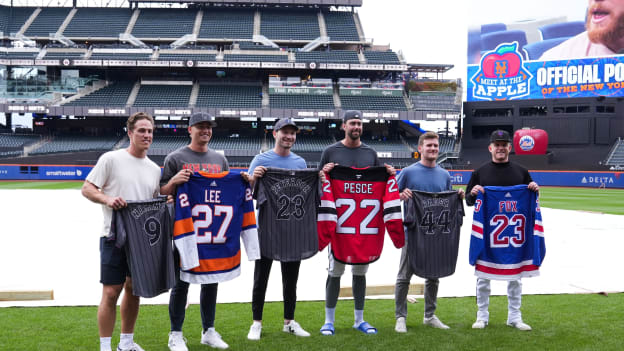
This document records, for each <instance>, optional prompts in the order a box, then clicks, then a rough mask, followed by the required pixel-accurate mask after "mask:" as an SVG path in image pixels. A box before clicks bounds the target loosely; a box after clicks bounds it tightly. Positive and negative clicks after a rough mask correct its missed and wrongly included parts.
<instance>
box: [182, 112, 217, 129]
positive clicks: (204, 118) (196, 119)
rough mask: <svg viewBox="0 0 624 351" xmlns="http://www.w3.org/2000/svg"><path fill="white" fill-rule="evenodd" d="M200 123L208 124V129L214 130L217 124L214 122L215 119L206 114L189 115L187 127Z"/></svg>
mask: <svg viewBox="0 0 624 351" xmlns="http://www.w3.org/2000/svg"><path fill="white" fill-rule="evenodd" d="M202 122H210V127H212V128H214V127H216V126H217V122H216V121H215V118H214V116H213V115H211V114H209V113H206V112H197V113H193V114H192V115H191V118H190V119H189V124H188V125H189V127H191V126H194V125H196V124H197V123H202Z"/></svg>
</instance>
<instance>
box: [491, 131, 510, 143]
mask: <svg viewBox="0 0 624 351" xmlns="http://www.w3.org/2000/svg"><path fill="white" fill-rule="evenodd" d="M495 141H505V142H508V143H509V142H511V137H510V136H509V133H508V132H507V131H505V130H501V129H498V130H495V131H493V132H492V135H490V143H493V142H495Z"/></svg>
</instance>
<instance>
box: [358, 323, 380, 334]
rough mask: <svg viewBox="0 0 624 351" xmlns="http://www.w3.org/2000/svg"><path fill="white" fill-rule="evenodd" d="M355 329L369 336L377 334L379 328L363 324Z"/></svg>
mask: <svg viewBox="0 0 624 351" xmlns="http://www.w3.org/2000/svg"><path fill="white" fill-rule="evenodd" d="M353 328H355V329H357V330H359V331H361V332H362V333H364V334H367V335H372V334H377V328H375V327H373V326H372V325H370V324H369V323H368V322H362V323H360V325H358V326H357V327H355V326H354V327H353Z"/></svg>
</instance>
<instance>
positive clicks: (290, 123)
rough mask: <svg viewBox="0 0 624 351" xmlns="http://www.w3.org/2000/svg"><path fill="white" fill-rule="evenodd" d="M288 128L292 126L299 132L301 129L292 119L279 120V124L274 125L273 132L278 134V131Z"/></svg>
mask: <svg viewBox="0 0 624 351" xmlns="http://www.w3.org/2000/svg"><path fill="white" fill-rule="evenodd" d="M286 126H291V127H293V128H295V130H299V127H297V125H296V124H295V121H293V120H292V118H282V119H278V120H277V122H275V124H274V125H273V130H274V131H276V132H277V131H278V130H280V129H282V128H284V127H286Z"/></svg>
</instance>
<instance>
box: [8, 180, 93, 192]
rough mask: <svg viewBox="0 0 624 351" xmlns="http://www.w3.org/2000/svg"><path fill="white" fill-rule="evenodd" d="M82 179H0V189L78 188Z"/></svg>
mask: <svg viewBox="0 0 624 351" xmlns="http://www.w3.org/2000/svg"><path fill="white" fill-rule="evenodd" d="M82 183H83V182H82V181H68V182H61V181H26V182H25V181H0V189H43V190H54V189H80V187H82Z"/></svg>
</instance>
